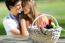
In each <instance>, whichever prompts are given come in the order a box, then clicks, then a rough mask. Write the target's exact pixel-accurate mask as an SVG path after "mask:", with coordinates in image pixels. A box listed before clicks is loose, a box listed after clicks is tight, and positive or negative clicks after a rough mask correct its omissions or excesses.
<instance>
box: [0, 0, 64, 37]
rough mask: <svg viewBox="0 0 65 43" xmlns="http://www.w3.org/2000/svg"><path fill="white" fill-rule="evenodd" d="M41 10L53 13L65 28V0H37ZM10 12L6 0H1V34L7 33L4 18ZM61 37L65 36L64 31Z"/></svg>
mask: <svg viewBox="0 0 65 43" xmlns="http://www.w3.org/2000/svg"><path fill="white" fill-rule="evenodd" d="M35 1H36V4H37V8H38V10H39V11H40V12H42V13H46V14H51V15H53V16H54V17H55V18H56V19H57V20H58V22H59V25H60V26H61V27H62V28H63V29H65V0H35ZM7 14H8V10H7V8H6V5H5V3H4V1H2V0H0V35H5V34H6V32H5V30H4V27H3V24H2V22H3V18H4V17H5V16H6V15H7ZM61 37H65V32H64V31H62V33H61Z"/></svg>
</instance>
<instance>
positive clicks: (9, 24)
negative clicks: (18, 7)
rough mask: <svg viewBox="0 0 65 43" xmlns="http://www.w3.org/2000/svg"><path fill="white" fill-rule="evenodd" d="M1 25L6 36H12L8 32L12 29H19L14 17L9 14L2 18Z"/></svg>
mask: <svg viewBox="0 0 65 43" xmlns="http://www.w3.org/2000/svg"><path fill="white" fill-rule="evenodd" d="M3 25H4V28H5V31H6V33H7V35H13V34H12V33H11V32H10V31H11V30H12V29H18V27H19V24H18V21H17V20H16V17H15V16H13V15H12V14H9V15H8V16H7V17H5V18H4V20H3Z"/></svg>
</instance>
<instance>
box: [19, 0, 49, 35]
mask: <svg viewBox="0 0 65 43" xmlns="http://www.w3.org/2000/svg"><path fill="white" fill-rule="evenodd" d="M23 13H24V15H23V16H22V17H21V20H20V24H21V31H22V34H23V35H25V34H29V33H27V32H26V31H27V30H26V29H27V28H28V27H29V26H30V25H31V24H32V22H33V20H34V19H35V18H36V17H38V16H39V15H41V13H39V12H38V11H37V9H36V6H35V4H34V3H33V2H32V1H31V0H23ZM40 22H41V24H40ZM42 24H43V27H45V26H46V25H48V18H47V17H46V16H43V17H41V18H40V19H39V20H37V22H35V25H36V26H37V27H39V28H40V27H41V25H42Z"/></svg>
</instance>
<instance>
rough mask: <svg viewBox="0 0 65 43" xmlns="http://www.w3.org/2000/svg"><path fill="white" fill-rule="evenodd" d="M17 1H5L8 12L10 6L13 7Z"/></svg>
mask: <svg viewBox="0 0 65 43" xmlns="http://www.w3.org/2000/svg"><path fill="white" fill-rule="evenodd" d="M18 1H19V0H5V4H6V6H7V8H8V10H10V6H14V5H15V4H16V3H17V2H18Z"/></svg>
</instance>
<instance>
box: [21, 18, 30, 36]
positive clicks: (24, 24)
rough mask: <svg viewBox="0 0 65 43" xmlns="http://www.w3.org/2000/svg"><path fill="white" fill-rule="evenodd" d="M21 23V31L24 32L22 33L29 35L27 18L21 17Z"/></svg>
mask: <svg viewBox="0 0 65 43" xmlns="http://www.w3.org/2000/svg"><path fill="white" fill-rule="evenodd" d="M20 23H21V33H22V35H24V36H28V35H29V33H28V31H27V27H26V21H25V19H21V20H20Z"/></svg>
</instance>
